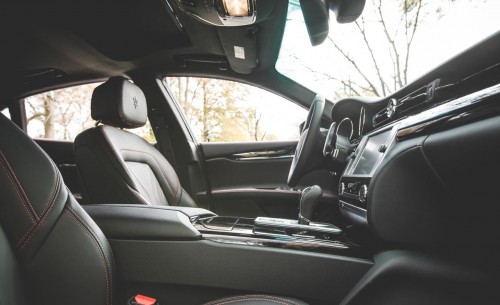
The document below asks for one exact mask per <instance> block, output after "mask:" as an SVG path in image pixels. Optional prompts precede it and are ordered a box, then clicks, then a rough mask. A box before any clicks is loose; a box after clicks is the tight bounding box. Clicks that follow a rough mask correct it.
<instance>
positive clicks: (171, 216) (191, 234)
mask: <svg viewBox="0 0 500 305" xmlns="http://www.w3.org/2000/svg"><path fill="white" fill-rule="evenodd" d="M83 208H84V209H85V211H86V212H87V213H88V214H89V215H90V217H92V218H93V219H94V221H95V222H96V223H97V225H98V226H99V227H100V228H101V230H102V231H103V232H104V234H105V235H106V237H107V238H108V239H131V240H196V239H200V237H201V234H200V232H198V230H196V229H195V227H194V226H193V225H192V223H191V219H193V218H194V217H197V216H201V215H206V216H214V215H215V214H213V213H212V212H210V211H208V210H205V209H200V208H186V207H170V206H166V207H164V206H145V205H132V204H96V205H84V206H83Z"/></svg>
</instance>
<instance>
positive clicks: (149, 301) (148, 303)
mask: <svg viewBox="0 0 500 305" xmlns="http://www.w3.org/2000/svg"><path fill="white" fill-rule="evenodd" d="M134 300H135V302H136V303H137V304H139V305H155V304H156V299H154V298H150V297H147V296H145V295H142V294H138V295H136V296H135V298H134Z"/></svg>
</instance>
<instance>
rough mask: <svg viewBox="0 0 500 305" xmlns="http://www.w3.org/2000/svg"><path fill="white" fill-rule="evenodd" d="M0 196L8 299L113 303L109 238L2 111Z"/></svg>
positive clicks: (3, 272) (0, 265)
mask: <svg viewBox="0 0 500 305" xmlns="http://www.w3.org/2000/svg"><path fill="white" fill-rule="evenodd" d="M0 198H1V201H0V225H1V227H0V249H1V250H0V252H1V254H2V256H1V257H2V263H0V268H1V270H0V274H1V279H2V285H0V286H1V287H2V288H0V289H1V290H0V291H1V292H2V293H1V296H2V302H3V301H5V302H7V304H26V303H30V304H51V305H52V304H82V305H84V304H85V305H88V304H102V305H112V300H113V289H114V276H113V275H114V261H113V256H112V253H111V248H110V246H109V244H108V242H107V240H106V238H105V237H104V235H103V234H102V232H101V230H100V229H99V227H97V225H96V224H95V223H94V221H93V220H92V219H91V218H90V217H89V216H88V215H87V213H85V211H83V209H82V208H81V207H80V205H79V204H78V203H77V202H76V200H75V199H74V198H73V196H72V195H71V193H70V192H68V190H67V188H66V186H65V185H64V182H63V181H62V178H61V175H60V173H59V171H58V169H57V167H56V166H55V164H54V163H53V162H52V161H51V160H50V159H49V158H48V156H47V155H46V154H45V153H44V152H43V151H42V150H41V149H40V148H39V147H38V146H37V145H36V144H35V143H34V142H33V141H32V140H31V139H30V138H28V137H27V136H26V135H25V134H24V133H23V131H21V130H20V129H18V128H17V127H16V126H15V125H14V124H13V123H12V122H11V121H10V120H8V119H7V118H5V117H4V116H3V115H0ZM7 241H8V242H7ZM6 244H8V245H6ZM4 255H5V256H4ZM20 271H22V276H21V275H20ZM5 277H7V278H5ZM5 283H9V284H8V285H7V284H5ZM15 284H17V285H16V286H15V287H17V288H15V287H12V286H13V285H15ZM21 284H23V285H21ZM28 288H29V290H28ZM4 289H5V291H9V292H8V293H7V292H5V293H4ZM4 296H7V298H8V301H7V300H5V299H3V298H4ZM24 298H29V300H25V299H24Z"/></svg>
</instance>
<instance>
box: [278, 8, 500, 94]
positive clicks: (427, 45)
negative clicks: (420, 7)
mask: <svg viewBox="0 0 500 305" xmlns="http://www.w3.org/2000/svg"><path fill="white" fill-rule="evenodd" d="M372 1H373V0H367V1H366V6H365V10H364V12H363V16H364V18H365V20H366V24H367V28H368V29H367V33H368V34H367V35H368V39H369V40H370V41H371V44H372V46H373V49H374V52H375V56H376V57H377V58H379V59H380V58H386V62H385V64H382V65H381V66H382V69H384V67H385V68H387V67H389V66H390V65H389V64H390V61H388V60H390V57H388V56H387V54H388V49H387V44H386V43H378V42H384V39H385V37H384V34H383V32H381V31H379V30H377V23H378V18H377V17H376V16H375V15H374V14H373V13H372V9H371V6H373V3H372ZM401 2H402V0H401V1H396V0H384V1H383V4H384V7H385V10H384V13H385V16H384V17H385V18H384V20H386V22H387V23H388V26H389V27H392V28H397V27H398V24H397V22H398V21H399V19H400V14H401V13H400V10H399V6H400V4H401ZM438 8H439V9H440V13H436V10H437V9H438ZM425 11H427V12H429V14H428V15H426V16H425V19H424V20H423V21H422V23H421V25H420V28H419V29H418V32H417V34H416V36H415V40H414V43H413V49H412V53H411V56H410V65H409V66H410V69H409V81H410V82H411V80H414V79H416V78H417V77H419V76H421V75H423V74H425V73H426V72H428V71H430V70H432V69H433V68H434V67H436V66H438V65H439V64H440V63H443V62H445V61H446V60H447V59H449V58H451V57H453V56H454V55H456V54H458V53H460V52H461V51H463V50H465V49H467V48H468V47H470V46H472V45H474V44H476V43H477V42H478V41H480V40H482V39H484V38H485V37H487V36H489V35H491V34H493V33H495V32H496V31H498V30H500V0H479V1H478V0H476V1H474V0H455V1H450V0H429V1H427V5H426V7H425ZM288 18H289V19H291V20H290V21H289V22H287V27H286V29H285V35H284V39H283V43H282V50H281V53H280V59H279V60H278V63H277V65H276V67H277V70H278V71H279V72H281V73H283V74H284V75H287V76H288V77H290V78H292V79H294V80H295V81H297V82H299V83H301V84H303V85H306V86H307V87H309V88H310V89H312V90H313V91H315V92H319V93H322V94H324V95H326V96H327V97H329V98H330V99H332V100H333V96H334V93H335V91H336V87H335V85H334V84H332V83H331V81H330V82H327V81H321V79H322V78H323V79H324V77H321V76H319V74H315V73H313V72H311V71H310V70H316V71H319V72H323V73H326V74H330V75H333V76H335V77H338V78H343V79H346V78H348V77H352V78H359V74H357V72H356V71H355V70H354V69H353V67H352V65H350V64H349V63H348V62H346V61H345V60H344V59H343V58H342V56H341V55H340V54H339V53H338V52H336V51H335V49H334V47H333V45H332V43H331V42H329V41H326V42H324V43H323V44H322V45H320V46H316V47H312V46H311V44H310V43H309V38H308V35H307V31H306V28H305V24H304V21H303V16H302V12H301V11H300V10H298V9H296V10H294V11H289V16H288ZM334 20H335V17H334V16H333V13H331V16H330V37H331V38H332V39H333V40H334V41H335V42H337V43H338V44H340V45H342V47H343V48H344V49H345V50H347V51H348V52H349V53H350V54H352V55H353V57H354V58H356V62H357V64H358V65H359V66H362V67H367V66H370V67H371V66H373V64H372V62H371V59H370V57H369V56H368V54H367V53H366V49H365V47H364V45H363V44H362V40H360V35H359V32H358V30H357V28H356V26H355V24H354V23H350V24H338V23H336V22H335V21H334ZM363 52H364V53H363ZM381 62H382V63H384V60H382V61H381ZM305 66H306V67H308V68H304V67H305ZM373 71H374V70H373ZM337 92H338V90H337ZM333 101H334V102H335V100H333Z"/></svg>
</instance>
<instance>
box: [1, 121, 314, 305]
mask: <svg viewBox="0 0 500 305" xmlns="http://www.w3.org/2000/svg"><path fill="white" fill-rule="evenodd" d="M0 168H1V169H0V198H1V199H0V305H3V304H9V305H11V304H12V305H14V304H15V305H24V304H42V305H45V304H47V305H49V304H50V305H59V304H60V305H63V304H64V305H68V304H72V305H89V304H92V305H113V301H114V294H115V291H117V290H116V286H117V278H116V274H115V264H114V261H113V254H112V252H111V248H110V245H109V244H108V241H107V240H106V238H105V236H104V235H103V233H102V232H101V230H100V229H99V227H98V226H97V225H96V224H95V222H94V221H93V220H92V219H91V218H90V217H89V216H88V214H87V213H86V212H85V211H84V210H83V209H82V208H81V207H80V205H79V204H78V203H77V202H76V200H75V198H74V197H73V195H72V194H71V193H70V192H68V190H67V188H66V186H65V184H64V181H63V180H62V177H61V174H60V173H59V170H58V169H57V167H56V165H55V164H54V162H52V160H50V158H49V157H48V156H47V155H46V154H45V153H44V152H43V151H42V150H41V149H40V148H39V147H38V146H37V145H36V144H35V143H34V142H33V140H31V139H30V138H28V137H27V136H26V135H25V134H24V133H23V131H21V130H20V129H19V128H17V127H16V126H15V125H14V124H13V123H12V122H11V121H10V120H9V119H7V118H6V117H5V116H4V115H3V114H0ZM166 301H167V300H166ZM115 304H116V303H115ZM209 304H234V305H236V304H240V305H241V304H246V305H248V304H291V305H303V304H304V303H302V302H300V301H297V300H294V299H288V298H281V297H274V296H265V295H257V296H239V297H231V298H226V299H222V300H217V301H214V302H211V303H209Z"/></svg>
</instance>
